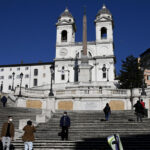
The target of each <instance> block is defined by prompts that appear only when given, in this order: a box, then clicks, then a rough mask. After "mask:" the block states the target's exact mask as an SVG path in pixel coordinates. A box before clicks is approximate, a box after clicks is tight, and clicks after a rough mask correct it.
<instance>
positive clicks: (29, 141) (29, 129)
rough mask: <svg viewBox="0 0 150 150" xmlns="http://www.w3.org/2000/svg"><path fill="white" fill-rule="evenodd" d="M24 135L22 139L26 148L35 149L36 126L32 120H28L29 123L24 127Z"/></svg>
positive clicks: (25, 149) (28, 149) (27, 149)
mask: <svg viewBox="0 0 150 150" xmlns="http://www.w3.org/2000/svg"><path fill="white" fill-rule="evenodd" d="M23 131H24V135H23V136H22V140H23V142H24V150H32V149H33V141H34V132H36V129H35V127H34V126H33V125H32V121H30V120H29V121H27V125H26V126H24V128H23Z"/></svg>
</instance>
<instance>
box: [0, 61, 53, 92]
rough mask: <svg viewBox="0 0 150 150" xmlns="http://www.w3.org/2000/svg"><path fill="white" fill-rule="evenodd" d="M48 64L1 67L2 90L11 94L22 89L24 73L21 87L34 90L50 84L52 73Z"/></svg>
mask: <svg viewBox="0 0 150 150" xmlns="http://www.w3.org/2000/svg"><path fill="white" fill-rule="evenodd" d="M51 65H52V63H51V62H48V63H32V64H14V65H1V66H0V89H1V91H2V92H5V93H9V92H11V91H13V90H15V89H16V88H17V87H20V83H21V78H20V74H21V73H23V76H22V83H21V87H25V88H33V87H37V86H43V85H47V84H50V79H51V73H50V66H51Z"/></svg>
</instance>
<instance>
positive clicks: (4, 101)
mask: <svg viewBox="0 0 150 150" xmlns="http://www.w3.org/2000/svg"><path fill="white" fill-rule="evenodd" d="M1 102H2V103H3V107H5V106H6V103H7V98H6V96H3V97H2V98H1Z"/></svg>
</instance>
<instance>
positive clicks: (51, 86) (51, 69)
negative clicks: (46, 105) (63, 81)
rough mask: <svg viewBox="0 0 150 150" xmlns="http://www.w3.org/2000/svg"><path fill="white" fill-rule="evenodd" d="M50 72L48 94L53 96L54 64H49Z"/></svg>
mask: <svg viewBox="0 0 150 150" xmlns="http://www.w3.org/2000/svg"><path fill="white" fill-rule="evenodd" d="M50 72H51V84H50V92H49V96H54V93H53V82H52V81H53V76H54V66H53V65H51V66H50Z"/></svg>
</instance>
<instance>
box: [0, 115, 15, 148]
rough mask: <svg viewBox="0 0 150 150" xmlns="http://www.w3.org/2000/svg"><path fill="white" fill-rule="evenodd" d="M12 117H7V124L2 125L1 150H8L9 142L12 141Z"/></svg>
mask: <svg viewBox="0 0 150 150" xmlns="http://www.w3.org/2000/svg"><path fill="white" fill-rule="evenodd" d="M12 121H13V118H12V116H8V122H6V123H4V124H3V126H2V130H1V137H0V139H2V143H3V148H4V149H5V148H6V150H9V147H10V143H11V140H13V139H14V132H15V131H14V125H13V123H12Z"/></svg>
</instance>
